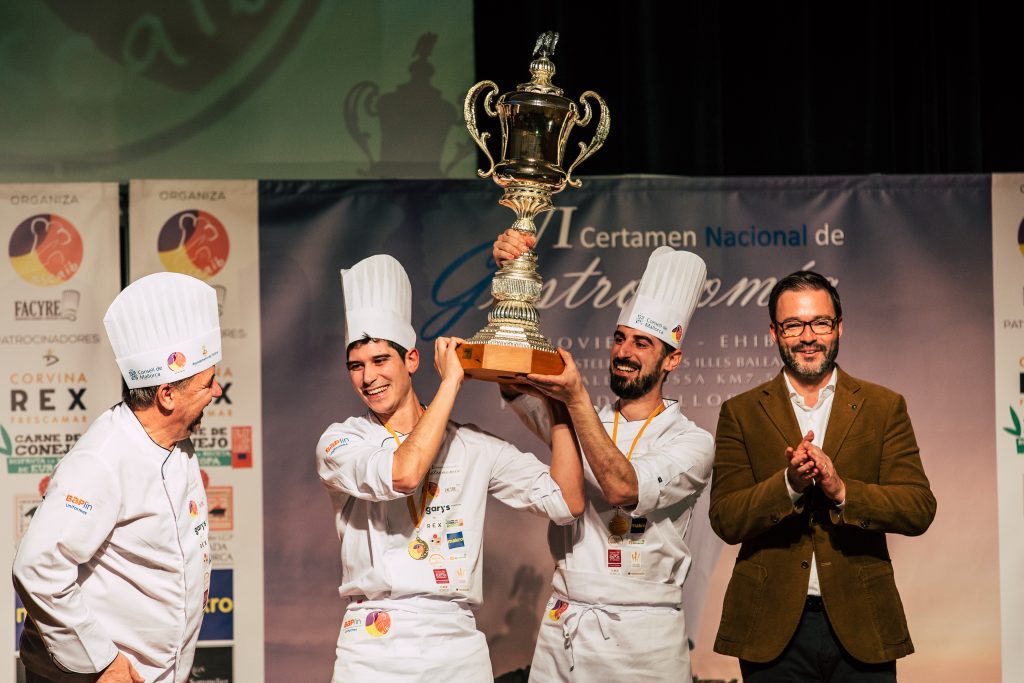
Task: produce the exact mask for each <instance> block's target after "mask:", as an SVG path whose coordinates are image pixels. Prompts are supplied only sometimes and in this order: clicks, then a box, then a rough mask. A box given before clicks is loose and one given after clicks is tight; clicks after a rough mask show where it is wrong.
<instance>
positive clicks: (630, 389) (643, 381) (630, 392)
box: [608, 360, 661, 401]
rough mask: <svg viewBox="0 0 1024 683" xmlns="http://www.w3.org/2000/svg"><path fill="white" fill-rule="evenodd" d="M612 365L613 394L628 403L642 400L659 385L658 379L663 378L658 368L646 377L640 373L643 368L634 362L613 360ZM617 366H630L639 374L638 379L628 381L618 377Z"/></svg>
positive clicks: (610, 370) (610, 369)
mask: <svg viewBox="0 0 1024 683" xmlns="http://www.w3.org/2000/svg"><path fill="white" fill-rule="evenodd" d="M612 364H613V367H612V368H609V370H608V372H609V374H610V375H611V390H612V393H613V394H615V395H616V396H618V397H619V398H621V399H623V400H626V401H631V400H633V399H636V398H640V397H641V396H644V395H646V394H647V392H649V391H650V390H651V389H653V388H654V387H655V386H656V385H657V384H658V379H659V378H660V377H661V372H660V370H659V369H658V368H655V369H654V370H652V371H651V372H649V373H647V374H646V375H645V374H642V373H641V372H640V371H642V370H643V368H642V367H641V366H640V365H639V364H637V363H634V362H632V361H628V360H619V361H615V360H613V361H612ZM615 364H618V365H628V366H629V367H631V368H633V369H634V370H637V373H638V374H637V376H636V377H634V378H632V379H628V378H626V377H619V376H618V375H616V374H615V368H614V365H615Z"/></svg>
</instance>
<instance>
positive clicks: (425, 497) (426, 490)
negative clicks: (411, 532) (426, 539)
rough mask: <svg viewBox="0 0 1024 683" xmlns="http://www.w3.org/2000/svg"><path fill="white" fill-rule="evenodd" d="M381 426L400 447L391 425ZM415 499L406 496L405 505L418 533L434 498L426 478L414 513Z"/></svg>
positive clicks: (399, 440) (400, 443) (383, 423)
mask: <svg viewBox="0 0 1024 683" xmlns="http://www.w3.org/2000/svg"><path fill="white" fill-rule="evenodd" d="M381 424H382V425H384V429H386V430H388V433H389V434H390V435H391V436H392V437H393V438H394V439H395V443H397V444H398V445H399V446H401V445H402V440H401V439H400V438H398V432H396V431H395V430H394V429H392V428H391V425H389V424H388V423H387V422H382V423H381ZM415 497H416V494H415V493H414V494H412V495H411V496H406V498H405V504H406V506H407V507H408V508H409V519H411V520H412V523H413V525H414V526H415V527H416V531H417V532H418V531H419V530H420V524H421V523H422V522H423V513H424V512H426V510H427V502H428V501H429V500H430V499H432V498H433V497H434V496H433V495H431V493H430V482H429V481H428V480H427V479H426V478H424V479H423V490H422V497H421V498H420V506H419V507H420V509H419V512H417V511H416V503H415V501H414V500H413V499H414V498H415Z"/></svg>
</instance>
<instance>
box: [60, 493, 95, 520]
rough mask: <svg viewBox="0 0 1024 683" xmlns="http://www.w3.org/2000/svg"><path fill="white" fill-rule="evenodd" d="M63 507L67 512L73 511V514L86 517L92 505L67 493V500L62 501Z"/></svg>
mask: <svg viewBox="0 0 1024 683" xmlns="http://www.w3.org/2000/svg"><path fill="white" fill-rule="evenodd" d="M64 507H65V508H67V509H68V510H74V511H75V512H78V513H81V514H83V515H87V514H89V510H92V503H90V502H89V501H87V500H84V499H82V498H79V497H78V496H76V495H74V494H72V493H69V494H68V495H67V498H65V499H64Z"/></svg>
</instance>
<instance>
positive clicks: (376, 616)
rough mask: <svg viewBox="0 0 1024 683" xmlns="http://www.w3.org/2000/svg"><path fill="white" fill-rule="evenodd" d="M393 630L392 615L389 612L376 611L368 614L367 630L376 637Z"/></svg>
mask: <svg viewBox="0 0 1024 683" xmlns="http://www.w3.org/2000/svg"><path fill="white" fill-rule="evenodd" d="M390 630H391V617H389V616H388V613H387V612H382V611H374V612H370V613H369V614H367V615H366V632H367V633H369V634H370V635H371V636H373V637H374V638H380V637H382V636H386V635H387V634H388V632H389V631H390Z"/></svg>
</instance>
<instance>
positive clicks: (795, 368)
mask: <svg viewBox="0 0 1024 683" xmlns="http://www.w3.org/2000/svg"><path fill="white" fill-rule="evenodd" d="M778 344H779V355H781V356H782V363H783V365H785V366H786V369H787V370H789V373H790V374H791V375H792V376H793V377H796V378H797V379H800V380H803V381H805V382H817V381H819V380H821V379H823V378H824V377H825V376H826V375H828V374H829V373H831V372H832V370H834V369H835V367H836V356H838V355H839V338H838V337H837V338H836V339H835V340H833V342H832V343H831V344H829V345H825V344H822V343H821V342H818V341H816V342H812V343H810V344H805V343H802V342H801V343H800V344H798V345H797V346H795V347H789V346H787V345H786V344H785V342H783V341H782V339H779V342H778ZM806 349H814V350H816V351H820V352H821V353H822V354H823V356H824V357H823V358H822V359H821V361H819V362H818V363H816V364H815V363H805V362H803V361H800V360H798V359H797V357H796V354H797V353H799V352H801V351H804V350H806Z"/></svg>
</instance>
